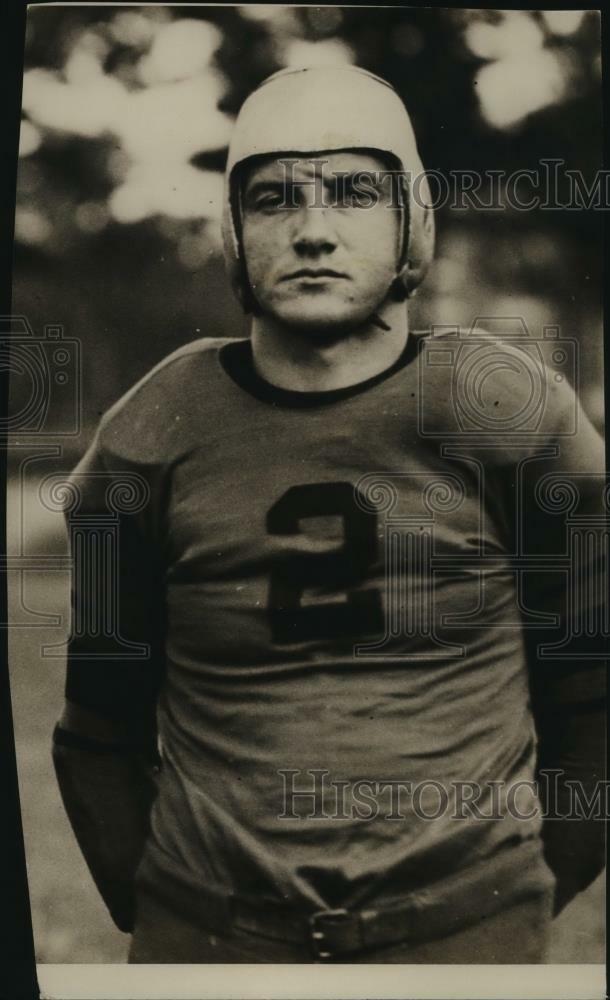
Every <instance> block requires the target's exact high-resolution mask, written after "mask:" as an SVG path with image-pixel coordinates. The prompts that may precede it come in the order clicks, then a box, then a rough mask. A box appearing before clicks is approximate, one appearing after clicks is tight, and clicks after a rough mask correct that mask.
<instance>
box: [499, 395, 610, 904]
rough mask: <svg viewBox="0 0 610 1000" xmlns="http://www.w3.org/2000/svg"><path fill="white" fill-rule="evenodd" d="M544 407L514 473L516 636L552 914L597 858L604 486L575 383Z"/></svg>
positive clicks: (601, 458) (596, 868) (601, 855)
mask: <svg viewBox="0 0 610 1000" xmlns="http://www.w3.org/2000/svg"><path fill="white" fill-rule="evenodd" d="M553 405H554V406H555V412H554V414H552V417H553V433H552V434H551V435H549V436H548V438H546V439H545V440H544V441H541V442H540V446H539V447H538V448H537V449H536V447H534V449H533V451H532V456H531V457H530V459H529V460H528V461H525V462H523V463H522V465H521V467H520V468H519V469H518V470H517V473H518V476H517V481H518V482H519V483H520V485H521V487H522V493H521V496H522V497H523V504H522V505H521V509H520V511H519V519H520V524H519V525H518V527H519V528H520V533H521V539H522V541H523V551H524V554H525V555H526V557H530V556H531V557H532V559H533V564H534V567H535V568H533V569H531V570H530V571H529V572H528V573H525V574H524V577H525V580H524V584H525V585H524V587H523V590H522V599H523V603H524V621H525V629H524V636H525V644H526V650H527V654H528V666H529V676H530V690H531V697H532V709H533V714H534V718H535V722H536V730H537V735H538V760H537V778H538V787H539V794H540V800H541V806H542V815H543V827H542V839H543V843H544V853H545V858H546V860H547V863H548V865H549V867H550V869H551V870H552V871H553V873H554V875H555V878H556V892H555V914H557V913H559V912H561V910H562V909H563V908H564V907H565V906H566V905H567V903H569V902H570V901H571V900H572V899H573V897H574V896H575V895H576V894H577V893H578V892H581V891H582V890H583V889H585V888H586V887H587V886H588V885H589V884H590V883H591V882H592V881H593V880H594V879H595V878H596V877H597V875H598V874H599V873H600V872H601V870H602V869H603V867H604V863H605V835H604V823H603V822H602V816H601V815H597V814H596V811H595V810H596V808H597V806H596V802H597V804H598V805H599V802H598V797H599V793H600V789H601V787H602V782H603V779H604V777H605V699H606V670H607V659H606V657H607V655H608V644H607V634H608V619H607V615H608V611H607V599H608V588H607V573H608V512H607V509H606V504H607V497H608V491H607V487H606V478H605V455H604V448H603V441H602V438H601V436H600V435H599V433H598V432H597V431H596V430H595V428H594V427H593V425H592V424H591V421H590V420H589V419H588V417H587V415H586V414H585V412H584V411H583V409H582V407H581V406H580V405H579V403H578V401H577V398H576V395H575V393H574V392H573V390H572V389H571V388H570V387H569V386H568V385H565V386H564V387H562V389H561V391H560V392H559V393H558V394H557V399H556V401H555V402H554V404H553ZM574 417H575V420H574ZM572 428H574V430H575V433H571V432H570V431H571V429H572ZM536 451H538V455H539V457H538V458H536V457H535V456H536ZM532 612H533V613H534V614H545V615H547V617H548V619H549V620H548V622H547V624H544V625H542V626H541V625H538V626H534V627H532V626H531V624H530V626H529V627H528V624H527V622H528V618H529V617H531V613H532ZM579 802H580V805H579ZM587 803H589V804H591V805H592V808H590V807H589V805H587ZM583 805H584V809H583ZM564 817H568V818H564Z"/></svg>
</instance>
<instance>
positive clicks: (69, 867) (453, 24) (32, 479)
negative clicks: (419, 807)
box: [0, 4, 604, 963]
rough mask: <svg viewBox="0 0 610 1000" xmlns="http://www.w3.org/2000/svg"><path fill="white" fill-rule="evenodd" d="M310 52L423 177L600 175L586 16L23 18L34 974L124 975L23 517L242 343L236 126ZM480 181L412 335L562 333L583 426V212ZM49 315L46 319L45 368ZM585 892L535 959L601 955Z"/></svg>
mask: <svg viewBox="0 0 610 1000" xmlns="http://www.w3.org/2000/svg"><path fill="white" fill-rule="evenodd" d="M325 63H331V64H336V63H354V64H357V65H360V66H363V67H365V68H366V69H369V70H371V71H373V72H374V73H377V74H379V75H381V76H383V77H385V78H386V79H387V80H389V81H390V83H392V84H393V86H394V87H395V88H396V89H397V91H398V92H399V93H400V94H401V96H402V97H403V99H404V101H405V104H406V105H407V108H408V110H409V112H410V114H411V116H412V119H413V123H414V127H415V131H416V134H417V136H418V142H419V147H420V152H421V154H422V160H423V162H424V165H425V167H426V168H427V169H428V170H432V171H436V172H438V175H439V176H440V175H443V176H447V177H449V176H450V173H451V172H452V171H460V170H462V171H464V170H468V171H478V172H481V173H482V174H483V175H484V178H483V183H482V185H481V188H480V189H479V191H478V195H479V197H480V199H481V201H483V202H484V201H486V200H488V199H489V194H490V190H491V189H490V184H491V181H490V178H491V176H492V175H491V172H492V171H500V172H502V173H503V174H504V175H505V176H508V175H509V174H510V173H511V172H512V171H515V170H520V169H522V170H541V161H542V160H551V159H556V160H560V161H562V166H561V167H560V169H559V170H558V171H557V177H558V184H557V194H558V197H559V201H560V202H566V201H567V200H568V197H569V193H570V192H569V184H568V179H567V176H566V175H565V173H564V171H565V170H566V169H568V170H574V171H580V172H581V174H582V177H583V180H584V182H585V183H586V184H587V185H588V186H591V185H594V182H595V178H596V173H597V171H598V170H600V169H601V166H602V163H601V148H602V133H601V128H602V117H601V55H600V20H599V13H598V12H596V11H584V10H578V11H533V12H532V11H482V10H445V9H440V8H435V9H413V8H411V9H407V8H400V7H390V8H387V7H386V8H371V7H368V8H357V7H341V8H339V7H314V6H311V5H308V6H303V7H283V6H275V5H254V4H250V5H248V6H243V7H236V6H235V7H228V6H225V7H220V6H218V7H214V6H206V7H201V8H199V7H196V6H192V5H189V6H188V8H187V7H185V6H183V7H175V8H174V7H159V6H155V7H146V6H144V7H127V6H121V7H113V6H103V7H95V6H91V7H78V6H77V5H69V6H66V7H61V6H59V7H30V8H29V12H28V30H27V39H26V51H25V63H24V80H23V120H22V126H21V138H20V165H19V175H18V198H17V212H16V244H15V265H14V290H13V311H14V313H15V314H19V315H21V316H23V317H25V319H24V320H16V321H15V324H16V327H15V329H13V339H14V337H15V332H17V334H18V336H19V337H22V338H26V339H27V340H28V342H29V339H30V338H31V334H30V332H29V330H28V325H27V324H28V323H29V328H30V329H31V330H32V331H33V333H34V335H35V336H36V337H38V338H41V346H40V348H39V351H40V352H41V353H40V357H41V358H42V362H41V363H42V366H43V369H42V370H47V371H48V370H49V367H48V366H49V365H50V364H51V361H50V359H51V357H52V358H53V364H55V362H57V364H58V365H59V367H60V368H61V372H58V373H56V375H55V377H54V379H51V380H48V379H47V382H46V383H45V384H46V390H47V391H46V397H45V404H44V407H42V409H41V408H40V407H39V410H38V411H36V413H35V412H34V410H35V409H36V408H34V410H31V411H28V406H29V404H28V398H27V397H28V393H30V394H31V391H32V389H31V378H30V375H31V372H28V371H26V370H25V368H24V369H23V370H22V371H19V370H15V371H14V372H13V373H12V376H11V393H12V397H13V412H21V413H23V414H25V413H26V411H27V412H30V416H29V418H28V419H29V421H30V422H29V423H28V420H27V419H25V420H24V421H22V424H21V426H20V427H19V428H18V430H19V433H18V434H16V435H15V438H14V448H13V451H12V455H11V459H10V469H11V477H10V481H9V535H10V538H9V546H10V551H12V552H13V554H15V555H17V556H19V557H24V558H28V557H32V558H33V560H34V563H35V567H36V568H34V569H31V570H28V571H23V572H19V573H15V574H14V576H13V580H12V587H11V600H12V609H11V619H10V623H11V625H12V626H13V628H12V637H11V642H12V654H11V683H12V693H13V702H14V714H15V729H16V740H17V755H18V767H19V776H20V787H21V798H22V811H23V820H24V827H25V837H26V852H27V857H28V871H29V879H30V892H31V899H32V908H33V921H34V934H35V942H36V948H37V955H38V960H39V961H40V962H58V963H60V962H106V961H108V962H110V961H122V960H123V959H124V956H125V951H126V941H127V939H126V938H125V936H124V935H121V934H120V933H119V932H118V931H116V930H115V929H114V927H113V925H112V923H111V921H110V919H109V917H108V916H107V914H106V912H105V910H104V907H103V906H102V904H101V902H100V901H99V898H98V896H97V893H96V891H95V889H94V887H93V884H92V882H91V880H90V878H89V875H88V873H87V870H86V868H85V865H84V862H83V861H82V858H81V856H80V853H79V851H78V848H77V847H76V843H75V841H74V839H73V836H72V833H71V831H70V828H69V826H68V823H67V820H66V818H65V814H64V812H63V808H62V806H61V803H60V800H59V794H58V791H57V788H56V784H55V779H54V775H53V772H52V765H51V758H50V738H51V731H52V727H53V724H54V722H55V720H56V718H57V716H58V714H59V712H60V708H61V701H62V694H63V662H62V659H61V656H60V655H59V656H57V657H56V658H48V657H44V658H43V657H42V655H41V647H42V646H43V645H44V644H45V643H46V644H53V643H60V642H61V641H62V638H63V636H64V634H65V626H66V612H67V602H68V589H67V588H68V574H67V570H66V566H65V563H64V562H62V560H63V559H64V555H65V539H64V534H63V525H62V519H61V516H60V515H59V514H58V513H57V512H55V513H53V512H50V511H48V510H47V509H46V508H44V507H43V506H42V505H41V504H40V501H39V500H38V485H39V483H40V481H41V479H42V478H43V476H44V475H46V474H47V473H48V472H51V471H56V470H58V469H59V470H68V469H70V468H71V467H72V466H73V464H74V462H75V461H76V460H77V458H78V457H79V455H80V454H81V453H82V451H83V450H84V448H85V447H86V445H87V443H88V441H89V440H90V437H91V434H92V432H93V429H94V427H95V424H96V422H97V420H98V419H99V416H100V414H101V413H102V412H103V411H104V410H105V409H106V408H107V407H108V406H109V405H110V404H111V403H112V402H114V401H115V400H116V399H117V398H118V397H119V396H120V395H122V393H123V392H124V391H125V390H126V389H127V388H128V387H129V386H130V385H132V384H133V382H135V381H136V380H137V379H138V378H139V377H141V376H142V375H143V374H144V373H145V372H146V371H147V370H148V369H149V368H150V367H151V366H152V365H153V364H155V363H156V362H157V361H159V360H160V359H161V358H162V357H164V356H165V355H166V354H168V353H169V352H171V351H173V350H174V349H175V348H177V347H179V346H180V345H181V344H183V343H186V342H188V341H190V340H193V339H195V338H197V337H201V336H208V335H211V336H235V337H238V336H244V335H245V334H246V333H247V325H246V324H245V321H244V317H243V316H242V314H241V312H240V309H239V307H238V306H237V304H236V302H235V301H234V299H233V297H232V294H231V292H230V289H229V287H228V284H227V281H226V279H225V275H224V269H223V262H222V253H221V241H220V213H221V192H222V172H223V168H224V163H225V158H226V151H227V145H228V141H229V137H230V134H231V129H232V125H233V121H234V119H235V115H236V113H237V111H238V110H239V107H240V105H241V104H242V102H243V100H244V99H245V97H246V96H247V95H248V93H249V92H250V90H251V89H252V88H254V87H255V86H256V85H257V84H258V83H259V82H260V81H261V80H263V79H264V78H265V77H266V76H268V75H269V74H271V73H273V72H275V71H276V70H278V69H281V68H282V67H284V66H291V65H295V66H296V65H314V64H325ZM485 172H487V180H486V179H485ZM433 188H434V185H433ZM497 190H498V188H494V191H497ZM499 190H500V191H501V199H502V201H503V204H504V208H503V209H502V210H501V211H498V210H495V211H493V210H487V211H481V210H475V209H474V208H473V207H468V202H466V205H465V206H464V207H451V205H450V204H448V205H444V206H441V207H440V208H439V210H438V212H437V227H438V253H437V258H436V261H435V263H434V265H433V268H432V270H431V272H430V275H429V277H428V278H427V280H426V282H425V283H424V285H423V286H422V288H421V289H420V291H419V293H418V295H417V297H416V298H415V299H414V300H413V302H412V304H411V306H410V322H411V326H412V327H413V328H415V329H424V328H429V327H431V326H432V325H435V324H449V325H452V326H453V325H456V324H460V325H464V326H465V327H469V326H470V324H471V323H472V322H473V321H474V320H475V319H476V317H477V316H481V315H483V316H495V317H516V316H519V317H522V318H523V319H524V320H525V323H526V324H527V326H528V328H529V330H530V333H531V334H532V335H533V336H535V337H540V336H541V334H542V329H543V327H544V326H547V325H553V326H557V327H559V333H560V336H562V337H568V338H575V339H576V340H577V342H578V345H579V359H580V364H579V371H578V375H577V377H576V376H575V379H574V381H575V386H576V388H577V391H578V392H579V395H580V398H581V401H582V403H583V406H584V408H585V410H586V411H587V412H588V414H589V416H590V417H591V419H592V420H593V422H594V423H595V424H596V426H597V427H599V428H600V430H601V429H602V428H603V415H604V410H603V381H602V379H603V374H602V361H603V358H602V313H601V302H602V213H601V212H600V211H595V209H594V208H591V209H588V210H587V209H585V208H580V209H577V210H565V209H564V210H561V209H557V210H544V209H534V210H529V211H520V210H518V209H517V208H515V207H511V205H510V203H509V202H510V199H508V198H506V197H505V191H504V188H503V182H502V181H501V182H500V187H499ZM519 193H520V196H521V197H522V198H523V199H524V200H527V198H529V197H530V196H531V194H532V193H533V192H532V188H531V187H529V186H527V185H525V186H524V187H523V188H520V189H519ZM26 320H27V322H26ZM49 325H50V326H51V327H56V328H57V327H60V328H62V329H61V337H62V338H63V341H64V344H63V345H61V349H60V350H59V353H58V349H57V330H55V331H53V329H51V330H49V329H48V327H49ZM45 327H46V328H47V330H46V333H45ZM0 349H1V343H0ZM45 359H46V360H45ZM45 364H46V365H47V369H44V365H45ZM26 368H27V366H26ZM59 376H61V377H59ZM43 377H44V376H43ZM32 414H34V415H33V416H32ZM23 565H24V566H25V565H26V563H24V564H23ZM603 889H604V886H603V880H602V879H601V878H600V879H598V881H597V882H596V883H595V885H594V886H593V887H591V889H589V890H588V891H587V892H586V893H584V894H582V895H581V896H580V897H579V898H578V899H577V900H576V901H575V902H574V903H573V904H571V906H570V907H568V909H567V910H566V911H565V912H564V914H563V915H562V917H561V918H560V919H559V920H558V921H556V922H555V925H554V940H553V948H552V954H551V959H552V960H553V961H558V962H596V961H599V962H601V961H603V956H604V927H603Z"/></svg>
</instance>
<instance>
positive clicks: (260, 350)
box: [252, 302, 409, 392]
mask: <svg viewBox="0 0 610 1000" xmlns="http://www.w3.org/2000/svg"><path fill="white" fill-rule="evenodd" d="M376 317H377V318H378V319H379V320H381V324H383V327H385V326H387V327H388V329H387V330H386V329H384V328H382V326H381V325H378V324H377V323H376V322H374V321H369V322H367V323H366V324H364V325H363V326H362V327H359V328H357V329H355V330H353V331H351V332H349V333H346V334H345V335H344V336H341V337H338V338H337V339H334V338H332V337H330V338H328V339H325V338H324V337H318V336H312V335H311V334H310V333H308V332H307V331H304V330H297V329H295V328H294V327H288V326H285V325H280V324H278V323H277V322H275V321H274V320H273V319H272V318H270V317H269V316H257V317H255V318H254V320H253V323H252V353H253V357H254V364H255V367H256V370H257V372H258V374H259V375H260V376H261V377H262V378H264V379H265V380H266V381H267V382H271V383H272V385H275V386H278V387H279V388H281V389H291V390H293V391H296V392H324V391H328V390H333V389H343V388H346V387H347V386H350V385H356V384H357V383H358V382H364V381H365V380H366V379H369V378H373V377H374V376H375V375H379V374H380V373H381V372H383V371H385V370H386V369H387V368H389V367H390V366H391V365H393V364H394V362H395V361H396V360H397V359H398V358H399V357H400V355H401V354H402V352H403V350H404V349H405V346H406V343H407V338H408V336H409V325H408V316H407V309H406V306H405V304H404V303H403V302H389V303H385V304H384V306H383V307H382V308H381V309H379V311H378V312H377V313H376Z"/></svg>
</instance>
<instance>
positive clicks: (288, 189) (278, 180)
mask: <svg viewBox="0 0 610 1000" xmlns="http://www.w3.org/2000/svg"><path fill="white" fill-rule="evenodd" d="M394 183H395V178H394ZM397 206H398V199H397V197H396V192H395V190H394V188H393V179H392V177H391V175H390V172H389V170H388V167H387V165H385V164H384V163H383V162H382V161H381V160H380V159H378V158H377V157H376V156H373V155H369V154H367V153H349V152H345V153H343V152H339V153H324V154H320V155H319V156H317V157H316V156H315V154H312V155H311V156H310V157H308V158H307V159H305V158H303V159H296V158H294V157H288V156H286V157H282V158H279V159H269V160H266V161H264V162H263V163H260V164H258V165H256V166H254V167H252V168H251V169H250V171H249V173H248V175H247V177H246V178H245V180H244V181H243V188H242V212H243V217H242V240H243V248H244V253H245V259H246V266H247V271H248V278H249V281H250V285H251V286H252V289H253V291H254V294H255V296H256V299H257V301H258V303H259V305H260V307H261V309H262V311H263V313H268V314H270V315H271V316H273V317H274V318H275V319H277V320H279V321H280V322H282V323H284V324H287V325H288V326H294V327H298V328H300V329H301V330H307V331H309V332H311V333H312V334H315V333H323V332H324V331H328V332H329V333H332V332H336V331H337V330H340V329H351V328H353V327H356V326H357V325H358V324H360V323H362V322H363V321H365V320H366V319H368V317H369V316H370V315H371V314H372V313H373V312H375V311H376V310H377V309H378V308H379V306H380V305H381V303H382V302H383V301H384V299H385V298H386V296H387V293H388V289H389V288H390V285H391V283H392V281H393V279H394V278H395V276H396V269H397V264H398V260H399V257H400V247H399V241H400V209H399V208H398V207H397Z"/></svg>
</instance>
